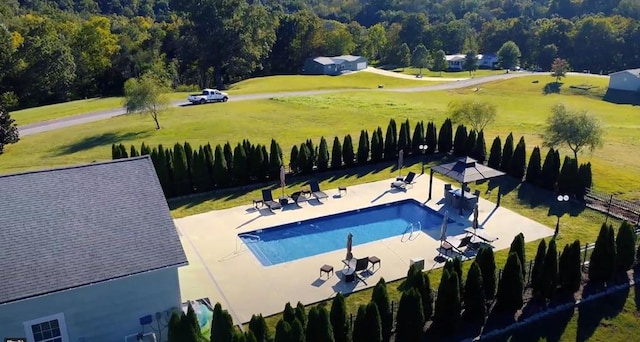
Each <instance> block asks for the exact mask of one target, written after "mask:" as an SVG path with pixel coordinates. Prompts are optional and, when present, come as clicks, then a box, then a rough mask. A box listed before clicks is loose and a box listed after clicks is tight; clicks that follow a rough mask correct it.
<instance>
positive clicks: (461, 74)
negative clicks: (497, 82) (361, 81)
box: [391, 67, 506, 78]
mask: <svg viewBox="0 0 640 342" xmlns="http://www.w3.org/2000/svg"><path fill="white" fill-rule="evenodd" d="M391 71H393V72H397V73H401V74H405V75H413V76H415V75H418V74H420V69H419V68H413V67H412V68H398V69H393V70H391ZM505 72H506V71H505V70H488V69H478V70H476V71H475V72H474V73H473V77H482V76H490V75H500V74H504V73H505ZM422 75H423V76H425V77H442V78H467V77H469V72H467V71H443V72H439V71H431V70H429V69H426V68H423V69H422Z"/></svg>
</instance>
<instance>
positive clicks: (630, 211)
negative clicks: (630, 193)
mask: <svg viewBox="0 0 640 342" xmlns="http://www.w3.org/2000/svg"><path fill="white" fill-rule="evenodd" d="M584 200H585V203H586V205H587V207H589V208H591V209H593V210H597V211H600V212H602V213H606V215H607V216H612V217H615V218H618V219H621V220H626V221H629V222H635V224H636V225H640V204H638V203H634V202H630V201H625V200H621V199H619V198H615V197H614V196H613V195H610V194H607V193H604V192H599V191H595V190H593V189H587V193H586V195H585V197H584Z"/></svg>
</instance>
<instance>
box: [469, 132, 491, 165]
mask: <svg viewBox="0 0 640 342" xmlns="http://www.w3.org/2000/svg"><path fill="white" fill-rule="evenodd" d="M471 157H473V158H474V159H475V160H477V161H479V162H480V163H484V161H485V160H486V159H487V144H486V143H485V141H484V132H483V131H480V133H478V137H477V138H476V143H475V144H474V145H473V151H472V152H471Z"/></svg>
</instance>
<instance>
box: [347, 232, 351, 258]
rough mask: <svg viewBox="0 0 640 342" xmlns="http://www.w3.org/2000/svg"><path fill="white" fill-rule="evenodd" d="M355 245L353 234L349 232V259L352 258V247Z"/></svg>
mask: <svg viewBox="0 0 640 342" xmlns="http://www.w3.org/2000/svg"><path fill="white" fill-rule="evenodd" d="M352 247H353V234H351V233H349V235H347V258H346V259H347V260H351V258H352V257H353V254H352V253H351V248H352Z"/></svg>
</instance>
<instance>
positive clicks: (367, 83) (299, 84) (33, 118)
mask: <svg viewBox="0 0 640 342" xmlns="http://www.w3.org/2000/svg"><path fill="white" fill-rule="evenodd" d="M438 83H441V82H437V81H435V82H431V81H419V80H409V79H401V78H396V77H389V76H384V75H378V74H374V73H370V72H357V73H351V74H345V75H341V76H315V75H314V76H312V75H284V76H266V77H257V78H252V79H248V80H244V81H241V82H238V83H235V84H233V85H231V87H230V88H229V89H228V90H225V91H226V92H228V93H229V95H230V96H233V95H243V94H264V93H279V92H287V91H305V90H326V89H375V88H377V87H378V85H384V87H385V88H411V87H422V86H426V85H432V84H438ZM192 93H198V91H194V92H176V93H169V94H166V97H167V99H168V100H169V101H184V102H187V96H189V94H192ZM123 106H124V99H123V98H122V97H108V98H95V99H88V100H78V101H70V102H65V103H59V104H54V105H49V106H41V107H34V108H29V109H24V110H19V111H15V112H11V117H12V118H13V119H15V120H16V124H18V125H19V126H22V125H27V124H32V123H35V122H41V121H47V120H54V119H59V118H64V117H67V116H72V115H78V114H84V113H92V112H99V111H103V110H109V109H117V108H122V107H123Z"/></svg>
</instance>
